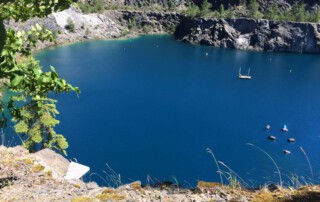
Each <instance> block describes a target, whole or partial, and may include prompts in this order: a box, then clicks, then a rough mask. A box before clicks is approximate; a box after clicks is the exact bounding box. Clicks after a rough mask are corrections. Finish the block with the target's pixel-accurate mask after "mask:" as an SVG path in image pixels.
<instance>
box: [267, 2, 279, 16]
mask: <svg viewBox="0 0 320 202" xmlns="http://www.w3.org/2000/svg"><path fill="white" fill-rule="evenodd" d="M265 17H266V18H268V19H270V20H281V19H283V14H282V12H281V10H280V9H279V6H278V4H277V2H273V4H272V6H271V7H270V8H269V9H268V11H267V12H266V15H265Z"/></svg>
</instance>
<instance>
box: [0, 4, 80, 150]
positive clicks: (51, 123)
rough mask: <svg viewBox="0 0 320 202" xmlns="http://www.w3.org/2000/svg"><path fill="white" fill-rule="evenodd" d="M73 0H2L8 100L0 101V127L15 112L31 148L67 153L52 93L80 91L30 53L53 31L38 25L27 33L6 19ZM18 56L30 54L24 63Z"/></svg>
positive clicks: (1, 74) (0, 62) (0, 48)
mask: <svg viewBox="0 0 320 202" xmlns="http://www.w3.org/2000/svg"><path fill="white" fill-rule="evenodd" d="M70 3H72V2H71V1H70V0H55V1H49V0H28V1H25V0H15V1H9V0H5V1H0V80H1V90H6V91H8V92H10V93H9V94H8V95H7V96H8V97H6V99H1V100H0V127H2V128H4V127H6V126H7V124H8V123H7V120H8V118H9V117H11V118H12V122H13V123H14V129H15V132H16V133H17V134H19V135H21V136H22V140H23V146H25V147H26V148H28V149H29V150H30V151H34V150H37V149H41V148H44V147H46V148H51V149H55V150H58V151H61V152H63V153H64V154H66V149H67V148H68V143H67V141H66V139H65V138H64V136H63V135H61V134H57V133H56V131H55V130H54V127H55V126H56V125H57V124H58V123H59V121H58V120H57V119H56V118H55V116H56V115H57V114H58V111H57V109H56V105H55V103H56V100H55V99H52V98H50V97H49V96H48V95H49V94H50V93H56V94H57V93H63V92H69V91H75V92H77V93H79V89H78V88H76V87H73V86H72V85H70V84H68V83H67V82H66V81H65V80H64V79H61V78H59V76H58V74H57V72H56V71H55V69H54V68H53V67H51V71H48V72H44V71H43V70H42V67H41V66H40V65H39V62H38V61H36V60H35V59H34V58H33V57H32V55H31V50H32V48H35V47H36V45H37V42H38V41H47V40H50V41H52V40H53V34H52V33H51V31H49V30H44V29H43V28H42V27H41V26H39V25H36V26H35V27H32V28H31V29H30V30H29V31H27V32H25V31H14V30H13V29H11V28H9V29H8V30H7V31H6V30H5V29H4V25H3V21H4V20H6V19H14V20H17V21H18V20H22V21H25V20H27V19H29V18H32V17H35V16H38V17H43V16H46V15H48V14H50V13H51V12H52V11H59V10H62V9H66V8H68V7H69V5H70ZM18 56H19V57H25V58H26V59H25V60H23V62H22V61H20V60H17V57H18ZM6 100H7V101H6ZM5 112H8V113H9V114H10V116H8V115H7V113H5Z"/></svg>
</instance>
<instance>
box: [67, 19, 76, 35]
mask: <svg viewBox="0 0 320 202" xmlns="http://www.w3.org/2000/svg"><path fill="white" fill-rule="evenodd" d="M75 27H76V26H75V24H74V22H73V20H72V19H71V18H70V17H69V18H68V19H67V25H66V29H67V30H69V31H70V32H74V31H75Z"/></svg>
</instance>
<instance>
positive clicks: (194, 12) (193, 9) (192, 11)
mask: <svg viewBox="0 0 320 202" xmlns="http://www.w3.org/2000/svg"><path fill="white" fill-rule="evenodd" d="M186 15H188V16H191V17H196V16H200V8H199V7H198V6H197V5H195V4H193V3H191V4H189V6H188V9H187V10H186Z"/></svg>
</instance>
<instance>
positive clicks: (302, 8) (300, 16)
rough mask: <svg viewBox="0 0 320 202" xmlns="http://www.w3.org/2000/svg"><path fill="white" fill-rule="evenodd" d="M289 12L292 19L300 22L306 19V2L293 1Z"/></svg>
mask: <svg viewBox="0 0 320 202" xmlns="http://www.w3.org/2000/svg"><path fill="white" fill-rule="evenodd" d="M291 12H292V15H293V18H294V21H298V22H301V21H305V20H306V17H307V15H306V14H307V12H306V4H304V3H301V4H299V3H297V2H295V3H294V4H293V6H292V9H291Z"/></svg>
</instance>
